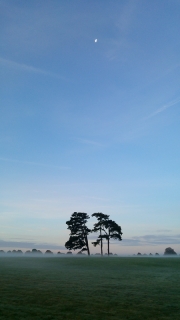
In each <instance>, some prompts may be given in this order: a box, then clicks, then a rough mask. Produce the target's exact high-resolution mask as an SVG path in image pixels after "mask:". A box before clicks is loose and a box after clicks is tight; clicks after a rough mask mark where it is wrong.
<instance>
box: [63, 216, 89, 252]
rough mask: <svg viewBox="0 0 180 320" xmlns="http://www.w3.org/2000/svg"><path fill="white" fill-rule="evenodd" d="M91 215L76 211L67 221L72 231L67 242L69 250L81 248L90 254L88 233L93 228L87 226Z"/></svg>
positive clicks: (66, 245)
mask: <svg viewBox="0 0 180 320" xmlns="http://www.w3.org/2000/svg"><path fill="white" fill-rule="evenodd" d="M88 219H89V216H88V215H87V213H85V212H74V213H73V214H72V215H71V218H70V220H69V221H66V224H67V225H68V229H69V230H70V231H71V233H70V237H69V240H68V241H67V242H66V243H65V247H66V248H67V249H68V250H76V249H81V252H82V251H87V252H88V255H90V250H89V244H88V237H87V236H88V234H89V233H90V232H91V230H90V229H89V228H88V227H87V226H86V223H87V220H88Z"/></svg>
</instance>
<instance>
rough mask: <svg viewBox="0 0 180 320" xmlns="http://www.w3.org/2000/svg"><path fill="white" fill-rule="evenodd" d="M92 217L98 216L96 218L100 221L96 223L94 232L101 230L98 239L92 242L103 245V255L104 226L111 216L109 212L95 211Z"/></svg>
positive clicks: (95, 244)
mask: <svg viewBox="0 0 180 320" xmlns="http://www.w3.org/2000/svg"><path fill="white" fill-rule="evenodd" d="M92 217H96V219H97V220H98V222H97V223H95V224H94V228H93V229H92V232H99V236H98V238H97V240H96V241H94V242H92V244H93V245H94V246H95V247H96V246H97V245H101V255H103V228H104V226H105V222H107V221H108V219H109V216H108V215H107V214H103V213H102V212H97V213H93V214H92Z"/></svg>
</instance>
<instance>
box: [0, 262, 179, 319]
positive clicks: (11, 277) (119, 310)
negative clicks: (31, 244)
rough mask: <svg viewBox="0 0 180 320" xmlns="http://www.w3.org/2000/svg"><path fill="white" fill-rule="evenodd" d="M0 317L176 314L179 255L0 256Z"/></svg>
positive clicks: (173, 316)
mask: <svg viewBox="0 0 180 320" xmlns="http://www.w3.org/2000/svg"><path fill="white" fill-rule="evenodd" d="M0 319H1V320H3V319H4V320H8V319H13V320H16V319H17V320H21V319H23V320H24V319H33V320H35V319H38V320H40V319H72V320H73V319H75V320H90V319H91V320H102V319H103V320H106V319H108V320H109V319H113V320H116V319H118V320H120V319H129V320H133V319H134V320H137V319H142V320H145V319H151V320H154V319H164V320H165V319H166V320H167V319H173V320H176V319H177V320H179V319H180V258H150V257H147V258H143V257H133V258H125V257H122V258H121V257H110V258H108V257H107V258H105V257H104V258H101V257H97V258H95V257H80V258H78V257H63V258H62V257H61V258H45V257H43V258H30V257H19V258H0Z"/></svg>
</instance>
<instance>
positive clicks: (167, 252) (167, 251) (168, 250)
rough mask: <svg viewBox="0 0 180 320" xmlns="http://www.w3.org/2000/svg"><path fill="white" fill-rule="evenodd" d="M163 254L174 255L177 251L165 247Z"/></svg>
mask: <svg viewBox="0 0 180 320" xmlns="http://www.w3.org/2000/svg"><path fill="white" fill-rule="evenodd" d="M164 254H165V255H166V254H175V255H176V254H177V253H176V252H175V251H174V249H172V248H171V247H168V248H166V249H165V251H164Z"/></svg>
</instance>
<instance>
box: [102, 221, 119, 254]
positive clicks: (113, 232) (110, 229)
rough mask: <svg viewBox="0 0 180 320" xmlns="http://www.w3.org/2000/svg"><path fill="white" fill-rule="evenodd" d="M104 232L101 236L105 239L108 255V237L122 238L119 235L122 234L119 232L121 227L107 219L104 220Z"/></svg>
mask: <svg viewBox="0 0 180 320" xmlns="http://www.w3.org/2000/svg"><path fill="white" fill-rule="evenodd" d="M104 227H105V228H104V229H103V230H104V232H105V235H103V238H105V239H106V240H107V244H108V255H109V245H110V239H114V240H119V241H121V240H122V237H121V235H122V234H123V233H122V232H121V227H120V226H119V225H118V224H117V223H116V222H115V221H113V220H107V221H105V222H104Z"/></svg>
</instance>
